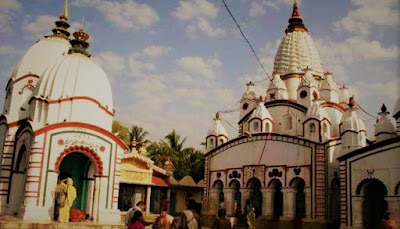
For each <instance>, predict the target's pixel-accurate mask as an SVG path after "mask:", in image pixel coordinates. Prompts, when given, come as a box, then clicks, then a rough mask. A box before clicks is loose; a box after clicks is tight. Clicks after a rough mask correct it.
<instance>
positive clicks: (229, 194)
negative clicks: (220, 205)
mask: <svg viewBox="0 0 400 229" xmlns="http://www.w3.org/2000/svg"><path fill="white" fill-rule="evenodd" d="M234 203H235V189H233V188H224V207H225V209H226V215H227V216H231V215H233V214H234V211H233V208H234Z"/></svg>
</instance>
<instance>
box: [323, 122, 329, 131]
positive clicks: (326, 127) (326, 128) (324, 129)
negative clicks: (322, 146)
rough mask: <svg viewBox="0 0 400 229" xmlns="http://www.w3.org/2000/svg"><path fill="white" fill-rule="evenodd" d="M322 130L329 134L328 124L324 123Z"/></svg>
mask: <svg viewBox="0 0 400 229" xmlns="http://www.w3.org/2000/svg"><path fill="white" fill-rule="evenodd" d="M322 128H323V131H324V133H325V134H327V133H328V125H326V123H324V125H323V127H322Z"/></svg>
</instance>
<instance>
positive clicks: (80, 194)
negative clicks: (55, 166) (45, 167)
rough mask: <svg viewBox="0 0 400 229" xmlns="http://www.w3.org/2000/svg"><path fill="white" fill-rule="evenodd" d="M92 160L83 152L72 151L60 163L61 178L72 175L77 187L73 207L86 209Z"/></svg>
mask: <svg viewBox="0 0 400 229" xmlns="http://www.w3.org/2000/svg"><path fill="white" fill-rule="evenodd" d="M91 163H92V162H91V160H90V159H89V158H88V157H87V156H85V155H84V154H82V153H70V154H68V155H67V156H65V157H64V159H63V160H62V162H61V165H60V179H65V178H67V177H71V178H72V180H73V181H74V187H75V188H76V194H77V196H76V199H75V201H74V203H73V205H72V208H76V209H80V210H86V202H87V198H88V177H87V176H88V171H89V167H90V165H91Z"/></svg>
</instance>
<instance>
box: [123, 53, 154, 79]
mask: <svg viewBox="0 0 400 229" xmlns="http://www.w3.org/2000/svg"><path fill="white" fill-rule="evenodd" d="M127 64H128V67H129V74H132V75H133V77H138V76H139V77H140V76H143V74H145V73H147V72H149V71H153V70H154V69H155V66H154V64H153V63H150V62H144V61H141V60H139V59H138V58H137V57H135V55H131V56H129V57H128V59H127Z"/></svg>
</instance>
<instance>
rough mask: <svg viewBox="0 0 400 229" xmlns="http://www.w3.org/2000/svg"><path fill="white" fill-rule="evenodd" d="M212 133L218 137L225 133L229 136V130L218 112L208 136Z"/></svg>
mask: <svg viewBox="0 0 400 229" xmlns="http://www.w3.org/2000/svg"><path fill="white" fill-rule="evenodd" d="M211 135H214V136H217V137H218V136H220V135H224V136H226V137H227V138H228V137H229V135H228V132H227V131H226V129H225V127H224V125H222V122H221V117H220V115H219V113H217V114H216V115H215V119H214V123H213V125H212V126H211V127H210V129H209V130H208V132H207V136H211Z"/></svg>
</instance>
